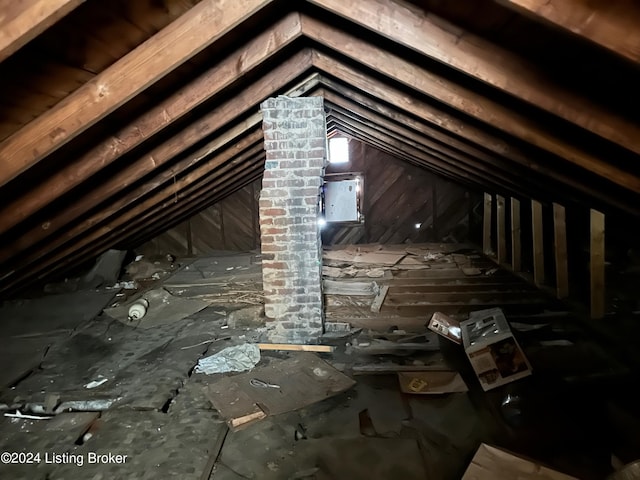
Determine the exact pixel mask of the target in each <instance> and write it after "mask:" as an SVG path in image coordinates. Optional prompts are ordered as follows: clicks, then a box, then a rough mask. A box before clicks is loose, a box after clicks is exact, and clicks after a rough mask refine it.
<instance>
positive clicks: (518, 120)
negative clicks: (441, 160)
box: [302, 4, 640, 193]
mask: <svg viewBox="0 0 640 480" xmlns="http://www.w3.org/2000/svg"><path fill="white" fill-rule="evenodd" d="M349 5H350V4H349ZM302 30H303V32H304V34H305V35H307V36H309V37H310V38H312V39H313V40H315V41H317V42H318V43H320V44H322V45H325V46H327V47H329V48H331V49H333V50H337V51H340V52H341V53H342V54H344V55H346V56H348V57H349V58H351V59H353V60H355V61H358V62H360V63H362V64H364V65H367V66H368V67H370V68H372V69H374V70H376V71H377V72H379V73H381V74H383V75H385V76H387V77H388V78H391V79H393V80H395V81H397V82H399V83H401V84H404V85H406V86H407V87H410V88H413V89H414V90H416V91H418V92H421V93H423V94H425V95H427V96H429V97H431V98H434V99H436V100H438V101H439V102H442V103H444V104H446V105H448V106H450V107H452V108H454V109H456V110H457V111H459V112H462V113H464V114H466V115H469V116H471V117H473V118H475V119H477V120H479V121H481V122H483V123H485V124H487V125H490V126H493V127H495V128H497V129H499V130H501V131H502V132H504V133H507V134H509V135H512V136H514V137H516V138H519V139H521V140H523V141H525V142H528V143H530V144H532V145H534V146H536V147H538V148H541V149H543V150H546V151H548V152H551V153H553V154H555V155H557V156H559V157H561V158H564V159H565V160H567V161H569V162H571V163H574V164H575V165H578V166H580V167H582V168H585V169H587V170H589V171H591V172H593V173H595V174H597V175H599V176H601V177H603V178H606V179H607V180H609V181H611V182H613V183H615V184H617V185H620V186H622V187H624V188H627V189H629V190H631V191H633V192H635V193H640V177H638V176H635V175H632V174H630V173H629V172H627V171H624V170H622V169H620V168H618V167H616V166H613V165H611V164H609V163H608V162H606V161H604V160H602V159H600V158H598V157H596V156H594V155H591V154H590V153H589V152H586V151H584V150H582V149H580V148H578V147H576V146H575V145H572V144H570V143H568V142H566V141H564V140H563V139H561V138H559V137H557V136H556V135H554V134H553V133H552V132H549V131H548V129H547V128H546V127H545V126H543V125H540V124H539V123H538V122H536V121H534V120H533V119H531V118H528V117H527V116H525V115H522V114H519V113H518V112H515V111H513V110H510V109H509V108H506V107H505V106H503V105H501V104H499V103H497V102H495V101H493V100H491V99H490V98H487V97H483V96H482V95H480V94H478V93H476V92H474V91H472V90H470V89H468V88H466V87H463V86H461V85H458V84H456V83H454V82H452V81H450V80H448V79H447V78H444V77H442V76H440V75H437V74H435V73H433V72H429V71H427V70H425V69H423V68H421V67H420V66H418V65H416V64H413V63H410V62H408V61H406V60H404V59H402V58H400V57H398V56H397V55H394V54H392V53H390V52H387V51H384V50H381V49H380V48H377V47H375V46H374V45H371V44H370V43H367V42H365V41H363V40H360V39H358V38H356V37H354V36H352V35H350V34H348V33H346V32H343V31H341V30H339V29H337V28H334V27H332V26H330V25H327V24H325V23H322V22H320V21H318V20H315V19H312V18H311V17H308V16H306V15H303V16H302ZM314 63H315V64H316V65H317V66H319V68H322V67H324V68H326V69H329V70H334V71H335V70H336V68H335V67H333V68H332V66H331V65H327V63H328V62H327V57H326V56H325V55H323V54H321V53H319V52H315V53H314ZM329 63H334V62H333V61H331V62H329ZM320 64H322V67H320ZM341 74H342V72H338V73H337V74H336V73H334V75H335V76H337V77H338V78H342V77H341Z"/></svg>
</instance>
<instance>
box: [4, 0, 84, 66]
mask: <svg viewBox="0 0 640 480" xmlns="http://www.w3.org/2000/svg"><path fill="white" fill-rule="evenodd" d="M84 1H85V0H44V1H43V0H21V1H16V0H2V1H0V11H1V12H2V16H0V62H2V61H3V60H4V59H6V58H8V57H9V56H11V55H12V54H14V53H15V52H17V51H18V50H19V49H20V48H21V47H23V46H24V45H26V44H27V43H29V42H30V41H31V40H33V39H34V38H36V37H37V36H38V35H40V34H41V33H42V32H44V31H45V30H46V29H47V28H49V27H50V26H51V25H53V24H54V23H56V22H57V21H58V20H60V19H61V18H63V17H64V16H65V15H67V14H68V13H69V12H71V11H72V10H73V9H75V8H76V7H77V6H79V5H80V4H81V3H83V2H84Z"/></svg>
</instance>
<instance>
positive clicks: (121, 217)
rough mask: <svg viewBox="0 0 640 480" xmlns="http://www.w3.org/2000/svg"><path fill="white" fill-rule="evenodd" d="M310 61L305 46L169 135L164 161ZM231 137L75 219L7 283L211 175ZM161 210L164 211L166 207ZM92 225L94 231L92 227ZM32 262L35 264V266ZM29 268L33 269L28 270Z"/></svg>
mask: <svg viewBox="0 0 640 480" xmlns="http://www.w3.org/2000/svg"><path fill="white" fill-rule="evenodd" d="M309 65H310V52H309V51H307V50H302V51H301V52H299V54H297V55H294V56H292V57H290V59H289V60H288V61H287V62H285V63H283V64H282V65H280V66H279V67H277V68H275V69H274V70H272V71H271V72H269V74H267V75H265V76H263V77H261V78H260V79H259V80H258V81H257V83H256V84H255V85H254V86H251V87H248V88H247V89H246V90H244V92H243V93H242V94H241V95H239V96H237V97H235V98H232V99H230V100H228V101H227V102H226V103H224V104H223V105H221V106H220V107H219V108H218V109H216V111H215V112H213V113H212V114H210V115H208V116H205V117H203V118H201V119H200V120H198V121H197V122H195V123H194V124H192V125H191V126H189V127H188V128H187V129H185V130H183V131H182V132H180V133H179V134H178V135H177V136H176V137H174V138H172V139H169V140H168V141H167V142H165V144H163V145H164V147H163V145H160V146H159V147H157V148H160V149H162V148H170V149H172V150H171V156H167V160H166V161H168V160H169V159H171V158H173V156H175V155H177V154H178V153H180V152H181V151H182V150H184V149H185V148H187V147H188V146H191V145H193V143H195V142H196V141H198V140H199V139H202V138H205V137H206V136H207V135H210V134H211V133H213V132H215V131H216V130H217V129H219V128H221V127H222V126H223V125H224V124H226V123H229V122H231V121H232V120H233V119H236V118H237V117H238V116H241V115H243V114H246V112H247V111H249V110H250V109H251V108H254V109H256V110H257V105H258V104H259V103H260V102H261V101H262V100H264V99H265V98H267V97H269V96H270V95H274V94H277V93H278V89H281V88H283V87H284V86H285V85H287V84H288V83H290V82H291V81H292V80H294V79H295V78H296V77H298V76H300V75H301V74H303V73H304V72H305V71H306V70H307V69H308V67H309ZM317 83H318V76H317V75H311V76H309V77H308V78H305V79H304V81H302V82H300V83H299V84H298V85H294V86H293V87H292V88H290V89H289V90H287V91H286V92H284V94H286V95H290V96H299V95H304V94H305V93H306V92H308V91H309V90H311V89H312V88H314V87H315V86H316V85H317ZM256 115H258V114H256ZM259 118H261V117H259V116H257V117H255V118H254V117H250V118H249V119H248V120H245V121H244V122H240V123H239V124H237V125H235V126H234V128H233V129H232V130H231V131H235V135H236V136H241V135H242V134H243V133H244V132H247V131H248V130H249V129H250V128H253V127H255V126H256V125H258V123H259ZM259 138H260V139H261V138H262V137H261V136H260V137H259ZM185 139H189V142H187V143H184V142H185V141H186V140H185ZM232 139H233V135H230V134H229V133H225V134H223V135H222V136H221V138H219V137H216V138H214V139H213V140H211V142H209V143H208V144H206V145H205V146H203V147H201V148H200V149H199V150H198V151H196V152H194V153H192V154H191V155H190V156H189V157H187V158H186V159H184V160H183V161H182V162H180V163H179V164H176V165H173V168H172V169H171V170H169V171H162V172H158V173H157V174H156V175H155V176H152V177H151V178H150V179H149V180H147V181H146V182H145V183H143V184H142V185H138V187H137V188H136V189H135V190H133V191H131V192H129V193H128V194H127V195H125V196H123V197H121V198H118V199H116V200H115V201H114V203H113V204H112V205H109V206H107V207H105V209H103V210H101V211H100V212H97V213H95V214H94V215H92V216H90V217H88V218H85V219H83V220H81V221H79V222H77V223H75V224H74V225H73V226H72V227H70V228H68V229H67V228H66V229H64V231H63V232H62V233H61V234H60V235H58V236H57V237H55V238H54V239H50V240H48V241H47V242H46V244H43V245H42V247H41V248H40V249H37V250H35V251H34V252H33V253H31V254H29V255H27V256H25V257H21V261H20V266H19V268H16V271H15V272H14V273H13V274H12V275H11V276H10V277H8V278H7V281H8V282H10V283H11V284H14V283H15V282H16V281H19V277H20V276H22V275H21V274H22V271H23V270H27V271H29V275H31V274H34V273H35V272H40V271H43V270H44V271H46V270H47V268H50V267H51V266H52V265H56V264H58V263H60V262H63V261H64V262H65V263H64V264H67V263H68V262H67V260H68V258H69V257H70V256H74V255H75V252H76V251H80V250H81V249H82V248H86V247H87V246H93V245H95V244H96V242H97V241H98V240H99V239H100V238H102V237H104V236H105V235H109V234H112V233H113V232H117V231H118V229H119V228H122V227H123V226H125V225H127V223H128V222H129V221H131V218H133V217H131V215H136V214H139V213H140V212H142V211H144V210H146V209H149V208H151V207H152V206H154V205H158V204H159V203H160V202H162V201H163V200H162V199H164V200H165V201H167V202H169V203H171V201H172V199H173V198H174V197H175V195H176V193H177V194H178V195H179V192H178V190H176V189H180V188H183V187H187V186H188V185H191V184H193V183H194V182H197V180H198V178H200V177H201V176H203V175H205V174H207V172H209V171H210V169H212V168H215V167H216V165H217V163H216V161H214V160H208V161H207V162H206V163H204V160H206V159H207V158H209V156H210V155H211V154H212V153H214V151H215V148H216V147H215V146H216V145H218V148H219V147H221V146H223V145H225V144H228V143H230V142H231V141H232ZM245 140H246V139H244V140H243V141H239V142H237V143H236V144H235V148H240V147H241V146H242V145H244V144H245ZM254 140H255V139H254ZM175 149H177V150H175ZM150 155H154V153H153V152H151V154H147V155H145V156H144V157H143V159H144V158H152V159H153V158H155V159H156V161H159V159H160V158H164V157H162V156H161V155H160V154H159V153H158V152H156V154H155V155H156V156H155V157H153V156H150ZM198 163H204V164H203V165H201V167H200V168H199V169H196V170H195V171H192V172H191V173H190V174H189V175H188V176H187V177H184V178H186V180H185V179H184V178H183V179H182V183H180V182H176V184H177V186H176V184H174V183H173V182H171V181H170V180H171V179H172V178H173V174H174V173H175V175H179V174H180V173H181V172H182V171H184V170H186V169H187V168H193V167H194V166H196V165H198ZM142 165H146V166H147V168H148V171H147V172H148V173H153V171H154V168H153V165H152V164H149V162H146V161H143V162H142ZM110 181H111V180H109V182H110ZM181 186H183V187H181ZM155 189H159V190H158V191H157V192H156V193H155V194H154V195H152V196H149V193H150V192H153V191H154V190H155ZM138 201H141V202H142V203H136V202H138ZM80 203H82V202H77V203H75V204H74V205H73V207H74V208H77V207H78V205H79V204H80ZM159 211H160V212H161V211H162V209H160V210H159ZM105 219H106V221H105ZM98 225H100V226H99V228H98V227H97V226H98ZM91 229H94V230H92V231H90V230H91ZM35 233H36V232H35V231H34V234H35ZM11 248H15V249H20V248H22V249H24V245H23V244H22V243H16V244H13V245H12V246H11V247H10V248H8V249H2V250H0V253H1V254H2V258H6V259H9V258H10V256H7V254H8V253H10V252H11V251H12V250H11ZM17 251H19V250H17ZM43 256H47V257H48V258H46V259H43V258H42V257H43ZM49 256H50V258H49ZM34 263H37V265H35V266H32V264H34ZM61 265H62V263H61ZM31 268H33V269H35V270H30V269H31ZM50 271H51V272H53V271H55V270H53V269H50Z"/></svg>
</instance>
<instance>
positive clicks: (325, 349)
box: [257, 343, 336, 353]
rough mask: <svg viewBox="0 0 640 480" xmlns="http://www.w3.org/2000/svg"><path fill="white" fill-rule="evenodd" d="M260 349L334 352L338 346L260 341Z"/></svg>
mask: <svg viewBox="0 0 640 480" xmlns="http://www.w3.org/2000/svg"><path fill="white" fill-rule="evenodd" d="M257 345H258V348H259V349H260V350H285V351H289V352H323V353H329V352H333V351H334V350H335V348H336V347H333V346H331V345H296V344H293V343H291V344H289V343H258V344H257Z"/></svg>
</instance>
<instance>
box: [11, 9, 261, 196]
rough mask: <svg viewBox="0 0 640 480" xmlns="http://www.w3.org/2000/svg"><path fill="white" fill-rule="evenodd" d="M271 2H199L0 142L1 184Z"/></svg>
mask: <svg viewBox="0 0 640 480" xmlns="http://www.w3.org/2000/svg"><path fill="white" fill-rule="evenodd" d="M270 2H271V0H204V1H202V2H201V3H199V4H197V5H196V6H194V7H193V8H191V9H190V10H189V11H188V12H187V13H185V14H184V15H183V16H181V17H180V18H178V19H177V20H175V21H174V22H172V23H171V24H169V25H168V26H167V27H165V28H164V29H162V30H161V31H160V32H158V33H157V34H156V35H154V36H153V37H151V38H150V39H149V40H147V41H146V42H144V43H143V44H142V45H140V46H139V47H137V48H136V49H134V50H133V51H131V52H130V53H129V54H128V55H125V56H124V57H123V58H121V59H120V60H118V61H117V62H116V63H114V64H113V65H112V66H110V67H109V68H108V69H106V70H105V71H103V72H102V73H100V74H99V75H96V76H95V77H94V78H93V79H92V80H90V81H89V82H87V83H85V84H84V85H83V86H82V87H80V88H78V89H77V90H76V91H75V92H74V93H73V94H71V95H69V96H68V97H66V98H65V99H64V100H62V101H61V102H59V103H58V104H57V105H56V106H55V107H53V108H52V109H50V110H48V111H46V112H45V113H43V114H42V115H40V116H39V117H37V118H36V119H34V120H33V121H31V122H30V123H29V124H27V125H25V126H24V127H23V128H22V129H20V130H19V131H18V132H16V133H15V134H13V135H12V136H11V137H9V138H8V139H6V140H5V141H4V142H2V143H1V144H0V158H1V159H2V168H1V169H0V186H2V185H5V184H6V183H7V182H9V181H10V180H12V179H14V178H15V177H17V176H18V175H19V174H20V173H22V172H24V171H25V170H27V169H28V168H30V167H32V166H33V165H35V164H36V163H38V162H39V161H40V160H42V159H43V158H44V157H46V156H47V155H49V154H50V153H51V152H53V151H55V150H57V149H58V148H60V147H61V146H62V145H64V144H65V143H67V142H68V141H70V140H71V139H73V138H75V137H76V136H77V135H79V134H80V133H82V132H83V131H85V130H86V129H88V128H89V127H91V126H92V125H94V124H95V123H97V122H98V121H99V120H101V119H102V118H104V117H106V116H107V115H108V114H110V113H111V112H113V111H115V110H116V109H117V108H118V107H120V106H121V105H123V104H124V103H125V102H127V101H128V100H130V99H131V98H133V97H134V96H135V95H137V94H138V93H140V92H142V91H143V90H144V89H145V88H147V87H148V86H149V85H152V84H153V83H155V82H156V81H157V80H158V79H160V78H162V77H163V76H164V75H166V74H167V73H169V72H171V71H172V70H173V69H174V68H176V67H178V66H179V65H181V64H182V63H184V62H185V61H187V60H189V59H190V58H191V57H193V56H194V55H195V54H197V53H198V52H200V51H202V50H203V49H204V48H206V47H207V46H209V45H211V44H212V43H213V42H214V41H215V40H216V39H218V38H220V37H221V36H222V35H224V34H225V33H227V32H229V31H230V30H231V29H232V28H234V27H235V26H237V25H238V24H240V23H242V22H243V21H244V20H246V19H247V18H249V17H250V16H251V15H253V14H255V13H256V12H258V11H260V10H261V9H262V8H263V7H264V6H265V5H267V4H268V3H270Z"/></svg>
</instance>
